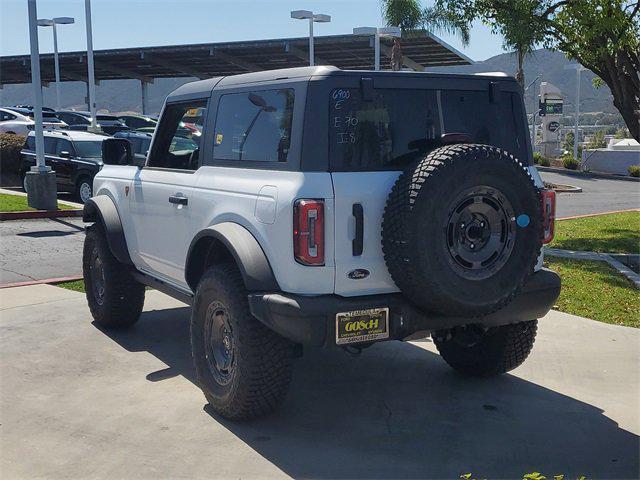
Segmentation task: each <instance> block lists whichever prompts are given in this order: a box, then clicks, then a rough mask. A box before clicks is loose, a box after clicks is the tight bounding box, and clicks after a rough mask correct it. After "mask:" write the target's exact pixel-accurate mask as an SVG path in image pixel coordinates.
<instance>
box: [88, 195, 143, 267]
mask: <svg viewBox="0 0 640 480" xmlns="http://www.w3.org/2000/svg"><path fill="white" fill-rule="evenodd" d="M82 220H83V221H84V222H87V223H90V222H94V223H100V224H101V225H102V227H103V228H104V232H105V234H106V236H107V243H108V244H109V249H110V250H111V253H112V254H113V256H114V257H116V260H118V261H119V262H120V263H124V264H126V265H133V262H132V261H131V257H130V256H129V249H128V248H127V240H126V238H125V236H124V229H123V228H122V222H121V221H120V214H119V213H118V209H117V207H116V204H115V203H114V201H113V200H112V199H111V197H109V196H107V195H97V196H95V197H92V198H90V199H89V200H88V201H87V203H85V204H84V209H83V210H82Z"/></svg>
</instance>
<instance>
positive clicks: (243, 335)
mask: <svg viewBox="0 0 640 480" xmlns="http://www.w3.org/2000/svg"><path fill="white" fill-rule="evenodd" d="M194 109H200V111H201V118H202V120H203V121H202V122H201V125H204V131H203V135H202V136H201V137H199V138H200V141H199V142H198V141H197V140H196V139H194V138H191V139H188V140H190V141H192V142H193V144H192V145H189V146H187V145H186V144H185V143H184V142H183V140H182V138H183V137H177V135H176V130H177V128H178V125H179V124H180V123H181V122H183V123H191V122H185V117H191V115H189V114H190V113H191V112H193V111H194ZM524 112H525V110H524V101H523V93H522V88H521V87H520V86H519V85H518V83H517V82H516V80H515V79H514V78H512V77H507V76H499V75H491V74H485V75H460V74H439V73H423V72H420V73H407V72H402V73H399V72H370V71H366V72H364V71H343V70H340V69H338V68H335V67H303V68H291V69H285V70H276V71H271V72H268V71H267V72H264V71H263V72H256V73H248V74H242V75H237V76H228V77H218V78H212V79H209V80H203V81H199V82H195V83H190V84H187V85H183V86H181V87H179V88H178V89H177V90H175V91H173V92H172V93H171V94H169V96H168V97H167V99H166V103H165V106H164V109H163V114H162V116H161V118H160V120H159V122H158V127H157V129H156V132H155V133H154V136H153V141H152V144H151V150H150V151H149V155H148V157H147V161H146V164H145V166H144V167H143V168H139V167H138V168H136V167H134V165H135V163H134V159H133V156H132V155H130V150H131V149H130V148H129V144H128V143H127V142H126V141H125V140H124V139H121V138H108V139H106V140H105V143H104V145H103V146H104V148H103V152H104V155H103V161H104V163H105V167H104V168H103V169H102V171H101V172H100V173H99V174H98V175H97V176H96V178H95V188H96V190H99V191H100V192H101V194H100V195H97V196H96V197H94V198H92V199H91V200H89V202H88V203H87V204H86V205H85V209H84V220H85V222H87V223H93V225H91V226H89V228H88V229H87V236H86V238H85V247H84V254H83V272H84V281H85V286H86V292H87V301H88V304H89V308H90V311H91V314H92V316H93V318H94V320H95V322H96V324H98V325H99V326H100V327H102V328H122V327H126V326H130V325H132V324H134V323H135V322H136V321H137V320H138V319H139V317H140V313H141V311H142V308H143V304H144V297H145V285H151V286H153V287H154V288H156V289H157V290H159V291H161V292H164V293H167V294H169V295H172V296H174V297H175V298H177V299H179V300H180V301H182V302H185V303H187V304H190V305H191V306H192V313H191V320H190V321H191V327H190V330H189V331H190V339H191V342H190V345H191V349H192V357H193V361H194V365H195V377H196V379H197V384H198V385H199V386H200V388H201V389H202V390H203V393H204V395H205V397H206V399H207V400H208V402H209V403H210V405H211V407H212V408H213V409H214V410H215V411H216V412H218V413H219V414H220V415H222V416H224V417H227V418H231V419H241V418H250V417H256V416H260V415H264V414H265V413H268V412H269V411H271V410H273V409H274V408H276V406H277V405H278V404H279V403H280V402H281V401H282V399H283V398H284V396H285V393H286V391H287V387H288V385H289V383H290V380H291V372H292V368H293V358H294V357H295V356H296V355H301V354H303V353H304V352H305V351H306V350H307V349H308V348H319V347H322V348H343V349H345V350H347V351H349V352H350V353H354V354H355V353H359V352H361V351H362V350H363V349H365V348H367V347H369V346H371V345H372V344H374V343H376V342H381V341H388V340H406V339H409V338H412V339H415V338H421V337H426V336H428V335H431V337H432V338H433V342H434V344H435V346H436V347H437V349H438V351H439V352H440V354H441V356H442V358H443V359H444V361H446V362H447V363H448V364H449V365H450V366H451V367H453V368H454V369H456V370H458V371H460V372H462V373H464V374H466V375H472V376H478V377H488V376H492V375H500V374H504V373H505V372H507V371H510V370H512V369H514V368H516V367H518V366H519V365H521V364H522V363H523V362H524V361H525V359H526V358H527V356H528V355H529V353H530V352H531V350H532V348H533V344H534V340H535V337H536V331H537V320H536V319H538V318H540V317H542V316H544V315H546V314H547V312H549V310H550V309H551V307H552V306H553V304H554V302H555V300H556V299H557V298H558V295H559V293H560V278H559V277H558V275H557V274H555V273H554V272H552V271H550V270H547V269H545V268H543V252H542V246H543V244H544V243H548V242H550V241H551V240H552V238H553V225H554V215H555V213H554V212H555V193H554V192H553V190H546V189H545V187H544V184H543V182H542V179H541V178H540V175H539V174H538V172H537V170H536V167H535V166H534V163H533V155H532V152H531V146H530V143H529V140H528V129H527V123H526V117H525V114H524ZM123 192H126V193H125V194H123ZM133 335H135V333H133ZM372 353H373V354H375V352H372ZM320 361H321V360H320ZM367 401H368V398H367V396H366V393H365V392H363V396H362V398H361V399H359V400H358V401H357V402H356V403H358V402H359V403H366V402H367ZM301 402H302V403H304V400H301ZM416 408H420V406H419V405H416ZM443 408H446V404H443Z"/></svg>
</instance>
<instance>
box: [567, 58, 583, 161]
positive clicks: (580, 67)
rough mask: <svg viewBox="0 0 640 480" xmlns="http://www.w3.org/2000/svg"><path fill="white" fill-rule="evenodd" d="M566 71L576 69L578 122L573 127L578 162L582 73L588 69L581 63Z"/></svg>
mask: <svg viewBox="0 0 640 480" xmlns="http://www.w3.org/2000/svg"><path fill="white" fill-rule="evenodd" d="M564 69H565V70H574V69H575V71H576V108H575V114H576V119H575V120H576V121H575V125H574V127H573V158H575V159H576V160H578V123H579V121H580V73H581V72H582V71H583V70H586V68H584V67H583V66H582V65H580V64H579V63H572V64H570V65H565V66H564ZM578 161H579V160H578Z"/></svg>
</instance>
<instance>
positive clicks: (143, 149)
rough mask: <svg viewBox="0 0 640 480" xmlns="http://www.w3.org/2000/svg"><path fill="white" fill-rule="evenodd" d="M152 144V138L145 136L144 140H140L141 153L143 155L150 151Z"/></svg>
mask: <svg viewBox="0 0 640 480" xmlns="http://www.w3.org/2000/svg"><path fill="white" fill-rule="evenodd" d="M150 146H151V139H150V138H143V139H142V141H141V142H140V153H141V154H143V155H146V154H147V152H148V151H149V147H150Z"/></svg>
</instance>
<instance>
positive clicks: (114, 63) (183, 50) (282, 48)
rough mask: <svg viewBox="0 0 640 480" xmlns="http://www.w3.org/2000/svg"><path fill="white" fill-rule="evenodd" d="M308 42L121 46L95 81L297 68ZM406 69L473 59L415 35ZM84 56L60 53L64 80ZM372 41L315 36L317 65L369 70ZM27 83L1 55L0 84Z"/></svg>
mask: <svg viewBox="0 0 640 480" xmlns="http://www.w3.org/2000/svg"><path fill="white" fill-rule="evenodd" d="M391 45H392V44H391V41H390V40H388V39H382V40H381V65H382V68H388V65H389V62H390V57H391ZM308 53H309V50H308V39H307V38H289V39H276V40H259V41H243V42H228V43H206V44H197V45H175V46H164V47H145V48H122V49H115V50H99V51H95V52H94V63H95V76H96V80H97V81H100V80H117V79H138V80H140V81H142V82H149V83H152V82H153V79H154V78H168V77H196V78H210V77H216V76H225V75H234V74H237V73H245V72H254V71H260V70H273V69H280V68H291V67H301V66H306V65H308V64H309V55H308ZM402 53H403V59H404V66H405V67H406V68H411V69H413V70H418V71H421V70H424V69H425V68H427V67H435V66H444V65H467V64H470V63H473V61H472V60H471V59H469V58H468V57H466V56H465V55H463V54H462V53H460V52H458V51H457V50H455V49H454V48H453V47H451V46H449V45H447V44H446V43H445V42H443V41H442V40H441V39H439V38H437V37H436V36H434V35H432V34H430V33H428V32H425V31H421V32H413V33H412V34H411V35H409V36H407V37H406V38H403V39H402ZM86 57H87V55H86V52H68V53H61V54H60V55H59V59H60V76H61V80H62V81H84V82H86V81H87V66H86V61H87V58H86ZM373 62H374V49H373V39H372V37H368V36H359V35H334V36H325V37H316V38H315V63H316V65H334V66H336V67H338V68H341V69H350V70H357V69H365V70H366V69H372V68H373ZM40 65H41V77H42V82H43V83H49V82H54V81H55V74H54V64H53V54H44V55H40ZM30 81H31V64H30V57H29V55H16V56H7V57H0V84H14V83H27V82H30Z"/></svg>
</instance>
